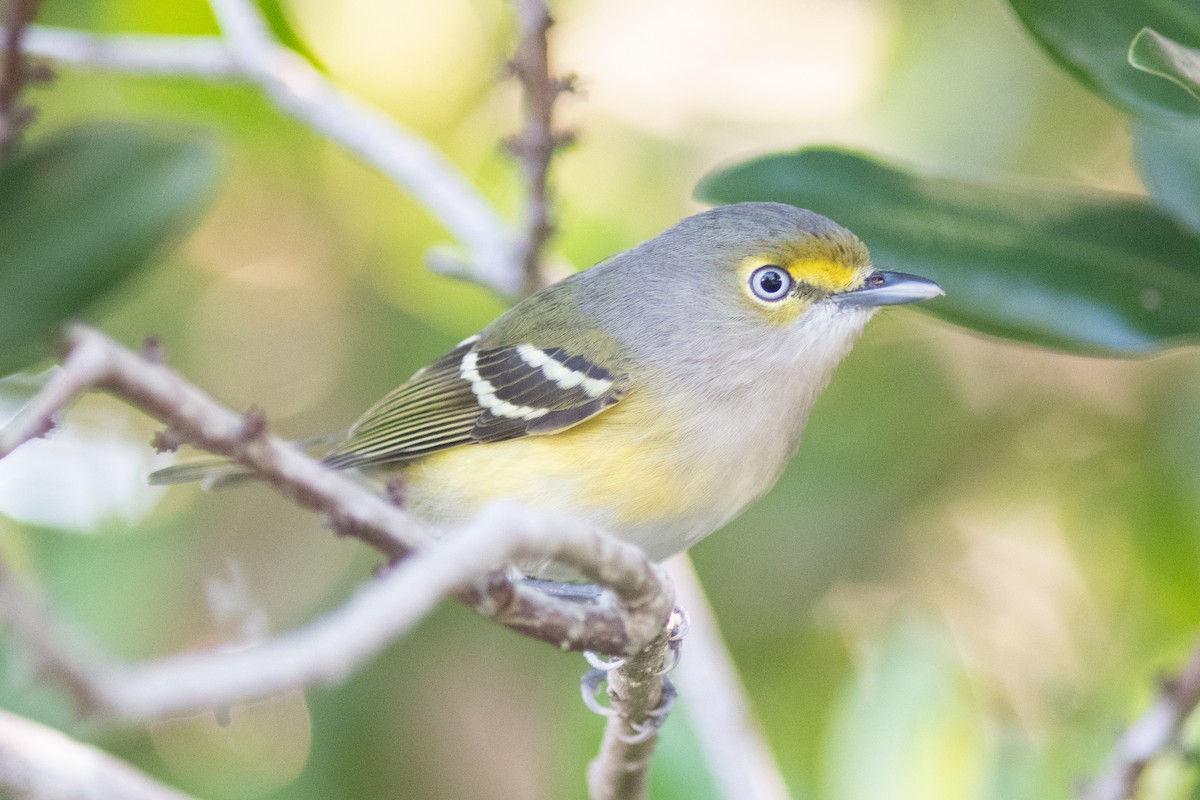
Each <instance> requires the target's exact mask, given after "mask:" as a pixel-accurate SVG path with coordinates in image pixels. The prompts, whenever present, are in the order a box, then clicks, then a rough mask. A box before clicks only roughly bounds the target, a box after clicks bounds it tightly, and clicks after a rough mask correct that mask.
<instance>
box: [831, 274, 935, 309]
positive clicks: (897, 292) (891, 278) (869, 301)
mask: <svg viewBox="0 0 1200 800" xmlns="http://www.w3.org/2000/svg"><path fill="white" fill-rule="evenodd" d="M944 294H945V292H944V291H942V287H940V286H938V285H937V284H936V283H934V282H933V281H931V280H929V279H928V278H922V277H920V276H918V275H907V274H905V273H903V272H883V271H882V270H876V271H875V272H872V273H871V274H870V275H868V276H867V279H866V281H865V282H864V283H863V285H862V286H860V287H859V288H857V289H854V290H853V291H849V292H845V293H843V294H838V295H834V296H833V300H834V301H835V302H836V303H838V305H843V306H898V305H902V304H903V303H915V302H917V301H918V300H928V299H929V298H931V297H939V296H941V295H944Z"/></svg>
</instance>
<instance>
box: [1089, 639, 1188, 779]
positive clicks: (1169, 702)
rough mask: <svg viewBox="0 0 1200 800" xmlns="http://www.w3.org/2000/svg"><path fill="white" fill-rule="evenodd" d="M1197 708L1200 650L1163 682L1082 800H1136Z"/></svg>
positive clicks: (1175, 743) (1126, 732)
mask: <svg viewBox="0 0 1200 800" xmlns="http://www.w3.org/2000/svg"><path fill="white" fill-rule="evenodd" d="M1197 705H1200V646H1198V647H1197V648H1196V649H1195V650H1193V651H1192V655H1191V657H1190V658H1189V659H1188V662H1187V664H1186V665H1185V666H1184V667H1183V669H1182V670H1181V671H1180V673H1179V674H1178V675H1176V676H1175V677H1174V678H1173V679H1171V680H1167V681H1164V682H1163V684H1162V688H1161V690H1160V691H1159V693H1158V697H1157V698H1156V699H1155V701H1154V704H1153V705H1151V706H1150V708H1149V709H1147V710H1146V712H1145V713H1144V714H1142V716H1141V717H1139V718H1138V719H1137V721H1136V722H1134V723H1133V724H1132V725H1130V726H1129V729H1128V730H1126V731H1125V735H1124V736H1122V737H1121V739H1120V741H1119V742H1117V747H1116V751H1115V752H1114V753H1113V755H1112V757H1111V759H1110V760H1109V764H1108V767H1107V769H1106V770H1105V771H1104V774H1103V775H1101V776H1100V777H1099V778H1097V779H1096V781H1095V782H1094V783H1092V785H1091V786H1089V787H1087V788H1086V789H1085V790H1084V791H1083V792H1082V793H1081V794H1080V800H1129V798H1133V797H1134V796H1135V795H1136V794H1137V790H1138V784H1139V782H1140V781H1141V778H1142V773H1143V772H1145V770H1146V767H1147V766H1149V764H1150V762H1151V761H1153V760H1154V759H1155V758H1158V757H1159V756H1161V755H1163V754H1164V753H1165V752H1166V751H1167V750H1169V749H1170V748H1172V747H1175V746H1177V745H1178V743H1179V732H1180V730H1181V729H1182V728H1183V724H1184V723H1185V722H1186V721H1187V719H1188V717H1190V716H1191V715H1192V712H1194V711H1195V710H1196V706H1197Z"/></svg>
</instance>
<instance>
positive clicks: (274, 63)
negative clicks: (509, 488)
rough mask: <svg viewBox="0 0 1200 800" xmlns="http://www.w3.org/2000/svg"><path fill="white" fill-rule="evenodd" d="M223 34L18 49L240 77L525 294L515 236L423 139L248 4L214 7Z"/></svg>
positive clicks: (70, 39) (136, 68)
mask: <svg viewBox="0 0 1200 800" xmlns="http://www.w3.org/2000/svg"><path fill="white" fill-rule="evenodd" d="M213 11H214V13H215V14H216V15H217V18H218V20H219V22H220V24H221V27H222V30H223V32H224V34H225V36H224V37H223V38H222V39H214V38H212V37H195V38H190V37H181V36H152V35H147V36H131V35H125V36H119V37H117V36H113V37H110V36H103V35H93V34H86V33H81V32H78V31H66V30H61V29H54V28H42V27H34V28H32V29H31V33H32V36H30V37H29V39H28V40H27V41H26V42H25V52H27V53H29V54H32V55H40V56H45V57H48V58H53V59H56V60H60V61H64V62H69V63H72V64H75V65H77V66H89V67H94V68H97V69H106V70H115V71H124V72H138V73H150V74H157V75H165V74H173V75H194V76H196V77H201V78H207V79H218V78H224V79H238V80H245V81H249V82H251V83H253V84H255V85H257V86H258V87H259V88H260V89H261V90H262V91H263V93H264V94H266V95H267V97H268V98H270V100H271V101H272V102H274V103H275V105H276V106H278V107H279V108H280V109H281V110H283V111H285V112H287V113H288V114H291V115H292V116H293V117H295V118H296V119H298V120H300V121H301V122H303V123H304V124H305V125H308V126H309V127H310V128H312V129H313V130H315V131H317V132H318V133H320V134H321V135H323V136H325V137H326V138H328V139H330V140H331V141H333V142H336V143H337V144H339V145H341V146H342V147H344V148H345V149H347V150H349V151H350V152H352V153H354V154H355V155H356V156H358V157H359V158H361V159H362V160H363V161H364V162H366V163H367V164H370V165H371V166H373V167H374V168H376V169H378V170H379V171H380V172H382V173H383V174H384V175H386V176H387V177H388V178H389V179H391V180H392V181H393V182H394V183H395V184H397V185H398V186H399V187H400V188H401V189H402V190H404V191H406V192H408V193H410V194H411V195H412V196H413V197H414V198H416V200H417V201H418V202H419V203H420V204H421V205H422V206H424V207H425V208H426V209H427V210H428V211H429V212H430V213H431V214H432V215H433V216H434V217H435V218H437V219H438V221H439V222H441V223H442V225H444V226H445V227H446V229H447V230H448V231H450V233H451V234H453V235H454V236H455V237H456V238H457V239H458V240H459V241H460V242H461V243H462V244H463V246H464V247H465V248H466V250H467V257H468V259H469V265H464V264H462V263H458V262H455V264H454V269H455V271H456V272H457V273H458V274H464V275H469V276H470V277H471V278H472V279H474V280H476V281H477V282H479V283H483V284H485V285H487V286H489V287H491V288H493V289H494V290H495V291H497V292H500V293H501V294H504V295H507V296H510V297H512V296H516V295H517V294H519V292H520V291H521V287H522V281H523V278H522V274H523V273H522V268H521V260H520V259H521V256H520V255H519V254H518V250H519V248H520V245H519V244H518V242H517V238H518V237H517V236H516V234H514V233H513V232H512V231H511V230H510V229H509V228H508V227H507V226H506V225H505V224H504V222H503V221H502V220H501V219H500V217H499V216H498V215H497V213H496V211H495V209H493V208H492V206H491V205H490V204H489V203H488V202H487V200H485V199H484V198H483V197H482V196H481V195H480V194H479V192H477V191H476V190H475V189H474V188H473V187H472V186H471V185H470V183H469V182H468V181H467V180H466V179H465V178H464V177H463V176H462V174H461V173H460V172H459V171H458V169H456V168H455V167H454V165H452V164H451V163H450V162H449V161H448V160H447V159H446V158H445V157H444V156H443V155H442V154H441V153H440V152H438V151H437V150H436V149H435V148H434V147H433V146H432V145H431V144H430V143H429V142H428V141H426V140H425V139H423V138H421V137H420V136H418V135H416V134H415V133H413V132H412V131H410V130H408V129H407V128H405V127H403V126H402V125H400V124H399V123H397V122H396V121H395V120H393V119H391V118H390V117H388V116H386V115H385V114H383V113H382V112H380V111H379V110H378V109H376V108H373V107H371V106H369V105H367V104H366V103H363V102H362V101H360V100H358V99H356V98H354V97H352V96H350V95H348V94H346V93H344V92H342V91H341V90H340V89H338V88H337V87H336V86H334V85H333V84H332V83H330V82H329V80H328V79H327V78H325V76H324V75H322V74H321V73H320V72H318V71H317V70H316V69H314V68H313V66H312V65H311V64H309V63H308V62H307V61H305V60H304V59H303V58H301V57H300V56H298V55H297V54H296V53H294V52H292V51H291V50H289V49H287V48H286V47H284V46H282V45H281V44H279V43H278V42H276V41H275V40H274V39H273V38H272V37H271V36H270V34H269V32H268V30H267V27H266V24H265V22H264V21H263V19H262V16H261V14H260V13H259V11H258V10H257V8H255V6H254V5H253V3H251V2H249V1H248V0H213Z"/></svg>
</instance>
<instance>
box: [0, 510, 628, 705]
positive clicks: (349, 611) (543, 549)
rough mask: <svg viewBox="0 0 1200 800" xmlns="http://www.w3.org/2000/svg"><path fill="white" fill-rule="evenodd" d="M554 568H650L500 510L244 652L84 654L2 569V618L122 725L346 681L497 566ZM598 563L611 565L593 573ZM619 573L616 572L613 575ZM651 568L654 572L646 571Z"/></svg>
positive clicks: (613, 544) (615, 544) (595, 539)
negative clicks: (545, 564)
mask: <svg viewBox="0 0 1200 800" xmlns="http://www.w3.org/2000/svg"><path fill="white" fill-rule="evenodd" d="M526 558H529V559H545V558H549V559H552V560H554V561H557V562H559V563H563V564H568V565H570V566H571V567H573V568H575V569H577V570H580V571H583V572H587V573H591V574H590V575H589V577H594V578H600V577H609V578H612V577H620V576H618V575H617V574H616V573H617V571H619V570H624V569H625V568H626V567H628V568H629V571H631V572H636V570H637V567H638V565H637V563H636V562H638V561H641V562H642V564H643V565H644V564H645V559H644V558H643V557H642V556H641V555H640V553H639V552H638V551H637V549H636V548H634V547H632V546H630V545H628V544H625V543H623V542H620V541H618V540H616V539H613V538H611V537H609V536H606V535H604V534H600V533H599V532H597V531H595V530H594V529H592V528H590V527H588V526H584V525H581V524H579V523H577V522H574V521H571V520H567V519H563V518H554V517H549V516H544V515H532V514H530V513H529V512H527V511H525V510H523V509H521V508H519V507H517V506H515V505H512V504H494V505H493V506H490V507H489V508H488V509H485V511H484V512H483V513H481V514H480V515H479V516H478V517H477V518H476V519H475V520H473V521H472V522H471V523H469V524H467V525H465V526H463V527H462V528H461V529H460V530H458V531H456V532H455V533H454V535H453V536H451V537H449V538H448V539H447V540H445V541H443V542H438V543H436V544H435V545H432V546H431V547H430V548H429V549H427V550H424V551H422V552H420V553H417V554H415V555H413V556H411V557H410V558H408V559H406V560H404V561H403V562H401V563H400V564H399V565H397V566H396V567H395V568H393V569H392V570H390V571H389V572H388V573H387V574H386V575H384V576H383V577H382V578H380V579H379V580H377V581H375V582H374V583H371V584H369V585H368V586H366V587H364V588H363V589H361V590H360V591H359V592H358V593H357V594H356V595H355V596H354V597H352V598H351V599H350V600H349V601H348V602H347V603H346V604H345V605H343V606H342V607H341V608H339V609H337V610H335V611H333V612H332V613H330V614H327V615H326V616H325V617H323V618H321V619H319V620H317V621H316V622H314V623H311V624H310V625H308V626H306V627H304V628H300V629H297V630H295V631H291V632H289V633H286V634H283V635H281V636H278V637H275V638H272V639H267V640H263V641H260V642H255V643H253V644H250V645H239V646H238V647H237V648H236V649H227V650H223V651H222V650H218V651H213V652H197V653H186V654H181V655H175V656H170V657H167V658H163V659H159V660H156V661H147V662H143V663H139V664H134V665H116V664H113V663H112V662H111V661H110V660H109V659H108V658H107V657H104V656H100V655H98V654H96V653H94V652H90V653H87V654H84V653H83V652H82V650H81V648H80V647H79V645H78V643H77V642H72V641H68V640H67V637H66V636H64V634H63V632H62V631H61V630H60V627H61V626H60V625H59V624H58V623H57V621H56V620H54V619H52V618H51V617H50V615H49V614H48V613H47V612H46V610H45V609H44V608H42V607H41V606H40V605H39V604H37V603H35V602H33V601H32V600H31V599H30V597H29V596H28V593H27V592H22V591H21V590H20V589H19V587H18V586H17V585H16V582H15V580H14V579H13V577H12V576H11V575H10V574H9V573H8V572H7V571H6V570H5V569H4V567H3V564H2V563H0V600H2V601H3V604H2V605H0V614H3V615H4V616H5V617H7V618H8V619H9V622H10V623H11V624H12V625H13V627H14V629H15V630H16V631H17V632H18V634H19V635H20V636H21V637H22V639H23V640H25V641H27V642H29V643H30V644H31V646H32V650H33V652H34V655H35V657H36V658H37V659H38V661H39V663H40V665H41V667H42V669H43V671H45V672H47V673H49V674H51V675H52V676H54V677H56V678H58V679H60V680H62V681H64V683H65V684H66V685H67V686H68V688H69V689H70V690H71V692H72V694H73V695H74V697H75V699H76V701H77V702H78V703H79V705H80V707H81V708H82V709H83V710H85V711H86V712H88V713H90V714H95V715H98V716H100V717H102V718H105V719H108V720H112V721H118V722H145V721H149V720H153V719H158V718H161V717H164V716H167V715H169V714H173V713H178V712H183V711H192V710H197V709H202V708H211V707H214V706H217V707H221V706H229V705H231V704H233V703H237V702H242V701H246V700H251V699H255V698H258V697H264V696H267V695H270V694H274V693H276V692H280V691H283V690H285V689H290V688H293V687H298V686H311V685H314V684H332V683H336V682H339V681H341V680H343V679H344V678H345V677H346V676H347V675H349V674H351V673H352V672H353V671H354V670H355V669H357V668H358V667H359V666H361V665H362V664H363V663H364V662H365V661H366V660H367V659H369V658H370V657H372V656H374V655H375V654H376V653H377V652H379V651H380V650H382V649H383V648H384V647H386V646H387V645H388V644H390V643H391V642H392V641H394V640H396V639H398V638H400V637H402V636H404V635H405V634H407V633H408V632H409V631H410V630H411V629H412V628H413V627H414V626H415V625H416V624H417V623H419V622H420V621H421V620H422V619H424V618H425V617H426V616H427V615H428V614H429V613H430V612H431V611H433V609H434V608H435V607H436V606H437V605H438V603H440V602H441V601H442V600H443V599H445V598H446V597H449V596H452V595H454V594H455V593H456V592H458V591H460V590H461V589H462V588H463V587H464V586H467V585H469V584H471V583H472V582H473V581H474V580H477V579H478V576H480V575H483V574H487V573H488V571H489V570H492V569H494V568H496V566H497V565H499V564H503V563H505V562H509V561H515V560H521V559H526ZM597 564H606V565H609V566H608V567H606V568H601V569H599V570H598V569H597V568H596V565H597ZM614 565H619V566H614ZM647 566H648V565H647Z"/></svg>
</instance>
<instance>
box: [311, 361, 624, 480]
mask: <svg viewBox="0 0 1200 800" xmlns="http://www.w3.org/2000/svg"><path fill="white" fill-rule="evenodd" d="M626 382H627V379H626V376H624V375H621V374H613V373H611V372H610V371H609V370H607V369H605V368H604V367H602V366H600V365H598V364H593V363H591V362H590V361H588V360H587V359H585V358H583V357H582V356H579V355H575V354H572V353H569V352H567V351H566V350H564V349H563V348H560V347H552V348H545V349H540V348H537V347H534V346H533V345H532V344H520V345H508V346H502V347H490V348H489V347H481V343H480V342H479V341H478V340H477V339H475V338H472V339H468V340H467V341H465V342H463V343H462V344H461V345H459V346H458V347H456V348H454V349H453V350H451V351H450V352H449V353H447V354H446V355H444V356H442V357H441V358H439V359H438V360H437V361H435V362H433V363H432V364H430V365H429V366H428V367H426V368H425V369H423V370H421V371H420V372H418V373H417V374H416V375H414V376H413V377H412V378H410V379H409V380H408V381H407V382H406V383H404V384H402V385H401V386H399V387H398V388H397V389H395V390H394V391H393V392H392V393H391V394H389V395H388V396H387V397H385V398H383V399H382V400H380V401H379V402H378V403H376V404H375V406H374V407H372V408H371V409H370V410H368V411H367V413H366V414H364V415H363V417H362V419H360V420H359V421H358V422H357V423H355V425H354V427H353V428H351V429H350V435H349V437H348V438H347V439H346V441H344V442H342V443H341V444H340V445H338V446H337V447H336V448H334V450H333V451H332V452H330V453H329V454H328V455H327V456H326V457H325V459H324V460H325V463H327V464H329V465H330V466H333V467H337V468H339V469H348V468H353V467H363V466H370V465H378V464H388V463H396V462H404V461H410V460H412V459H415V458H419V457H420V456H423V455H428V454H429V453H433V452H436V451H438V450H445V449H446V448H449V447H458V446H460V445H466V444H474V443H482V442H498V441H503V440H505V439H513V438H516V437H519V436H528V435H541V434H548V433H555V432H557V431H561V430H565V429H566V428H569V427H571V426H573V425H577V424H579V423H580V422H583V421H584V420H586V419H588V418H589V417H592V416H594V415H596V414H598V413H600V412H601V411H603V410H604V409H606V408H608V407H609V406H611V405H613V404H614V403H616V402H617V401H618V400H620V399H621V397H622V395H623V394H624V392H625V388H626Z"/></svg>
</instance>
